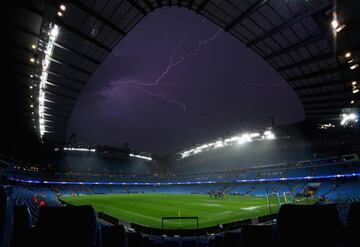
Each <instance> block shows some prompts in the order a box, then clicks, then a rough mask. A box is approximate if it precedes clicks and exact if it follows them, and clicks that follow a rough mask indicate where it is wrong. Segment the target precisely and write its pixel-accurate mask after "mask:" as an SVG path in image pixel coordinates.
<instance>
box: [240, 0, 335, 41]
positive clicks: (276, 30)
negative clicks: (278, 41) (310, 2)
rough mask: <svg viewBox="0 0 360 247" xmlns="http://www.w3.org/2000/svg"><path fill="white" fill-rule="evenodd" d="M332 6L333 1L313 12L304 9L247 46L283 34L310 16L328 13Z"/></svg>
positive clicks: (312, 10)
mask: <svg viewBox="0 0 360 247" xmlns="http://www.w3.org/2000/svg"><path fill="white" fill-rule="evenodd" d="M331 6H332V2H331V1H327V2H326V3H324V4H322V5H320V6H318V7H316V8H314V9H311V10H309V11H308V10H307V9H303V10H302V11H300V12H299V13H297V14H295V15H294V16H293V17H292V18H290V19H289V20H287V21H285V22H283V23H282V24H281V25H279V26H277V27H275V28H273V29H272V30H270V31H268V32H265V33H264V34H263V35H262V36H260V37H258V38H256V39H254V40H252V41H250V42H249V43H247V44H246V45H247V46H254V45H256V44H257V43H259V42H261V41H263V40H264V39H266V38H268V37H270V36H272V35H274V34H276V33H279V32H281V31H282V30H284V29H286V28H288V27H290V26H292V25H294V24H295V23H298V22H301V21H302V20H303V19H305V18H307V17H308V16H312V15H315V14H317V13H319V12H323V11H326V10H327V9H329V8H330V7H331Z"/></svg>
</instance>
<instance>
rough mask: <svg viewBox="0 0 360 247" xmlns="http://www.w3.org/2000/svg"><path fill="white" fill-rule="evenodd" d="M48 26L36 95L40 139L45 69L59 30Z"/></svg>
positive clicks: (43, 128) (43, 115) (57, 27)
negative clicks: (46, 41) (47, 38)
mask: <svg viewBox="0 0 360 247" xmlns="http://www.w3.org/2000/svg"><path fill="white" fill-rule="evenodd" d="M50 28H51V30H50V31H49V33H48V35H49V40H48V43H47V44H46V49H45V51H44V54H45V57H44V59H43V60H42V62H41V65H42V72H41V76H40V85H39V96H38V100H39V108H38V117H39V133H40V138H41V139H42V137H43V136H44V134H45V132H46V125H45V101H47V100H46V97H45V90H46V82H47V78H48V72H47V70H48V69H49V66H50V63H51V61H50V59H51V56H52V54H53V51H54V43H55V42H56V39H57V37H58V35H59V31H60V27H59V26H58V25H56V24H55V25H53V24H50Z"/></svg>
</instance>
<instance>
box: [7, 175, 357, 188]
mask: <svg viewBox="0 0 360 247" xmlns="http://www.w3.org/2000/svg"><path fill="white" fill-rule="evenodd" d="M359 176H360V172H353V173H342V174H332V175H318V176H306V177H275V178H254V179H238V180H232V181H227V182H235V183H253V182H276V181H299V180H314V179H331V178H347V177H359ZM8 179H10V180H12V181H16V182H22V183H32V184H33V183H36V184H40V183H42V184H68V185H77V184H85V185H151V186H152V185H188V184H189V185H193V184H217V183H220V184H223V183H224V181H184V182H99V181H96V182H83V181H48V180H27V179H19V178H15V177H8Z"/></svg>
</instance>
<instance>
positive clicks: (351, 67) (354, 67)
mask: <svg viewBox="0 0 360 247" xmlns="http://www.w3.org/2000/svg"><path fill="white" fill-rule="evenodd" d="M357 67H359V64H357V63H356V64H353V65H351V66H350V69H352V70H353V69H356V68H357Z"/></svg>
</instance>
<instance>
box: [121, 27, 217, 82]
mask: <svg viewBox="0 0 360 247" xmlns="http://www.w3.org/2000/svg"><path fill="white" fill-rule="evenodd" d="M203 23H204V21H202V22H201V23H200V24H198V25H196V26H195V27H194V28H192V29H191V30H190V31H189V32H188V33H186V34H185V35H184V36H183V37H182V38H181V39H180V41H179V42H178V44H177V45H176V47H175V50H174V51H173V53H172V54H171V56H170V59H169V63H168V65H167V67H166V69H165V70H164V71H163V72H162V73H161V75H160V76H159V77H158V78H157V79H156V80H155V81H153V82H140V81H136V80H131V81H120V82H125V83H129V82H130V83H135V84H137V85H140V86H154V85H156V84H158V83H159V82H160V81H161V80H162V79H163V78H164V77H165V76H166V75H167V74H168V73H169V72H170V70H171V69H172V68H174V67H176V66H177V65H179V64H180V63H182V62H183V61H184V60H186V59H187V58H190V57H193V56H195V55H197V54H198V53H199V51H200V49H201V47H202V46H204V45H206V44H208V43H210V42H211V41H213V40H215V39H216V38H217V37H218V36H219V34H220V33H221V32H222V31H223V29H222V28H220V29H219V30H218V31H217V32H216V33H215V34H214V35H212V36H211V37H210V38H209V39H207V40H204V41H201V42H200V43H198V44H197V46H196V48H195V50H194V51H193V52H190V53H188V54H186V55H184V56H183V57H181V58H180V59H179V60H177V61H176V62H174V57H175V55H176V54H177V52H178V50H179V49H180V48H181V47H182V45H183V43H184V41H185V40H186V39H187V38H188V37H189V36H190V35H191V34H192V33H193V32H194V31H195V30H197V29H198V28H200V27H201V25H202V24H203Z"/></svg>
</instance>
